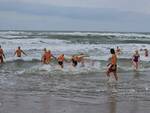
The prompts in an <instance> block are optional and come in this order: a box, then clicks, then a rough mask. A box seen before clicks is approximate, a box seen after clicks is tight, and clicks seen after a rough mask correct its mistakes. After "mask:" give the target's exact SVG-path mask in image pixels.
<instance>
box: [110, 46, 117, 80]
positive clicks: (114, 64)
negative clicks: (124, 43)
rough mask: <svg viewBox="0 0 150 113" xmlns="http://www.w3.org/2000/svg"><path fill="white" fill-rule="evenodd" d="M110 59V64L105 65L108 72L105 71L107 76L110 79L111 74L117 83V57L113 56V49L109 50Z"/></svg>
mask: <svg viewBox="0 0 150 113" xmlns="http://www.w3.org/2000/svg"><path fill="white" fill-rule="evenodd" d="M110 53H111V57H110V58H109V61H110V63H109V64H108V65H107V66H108V70H107V76H108V77H110V73H113V75H114V77H115V79H116V81H118V76H117V55H116V54H115V50H114V49H110Z"/></svg>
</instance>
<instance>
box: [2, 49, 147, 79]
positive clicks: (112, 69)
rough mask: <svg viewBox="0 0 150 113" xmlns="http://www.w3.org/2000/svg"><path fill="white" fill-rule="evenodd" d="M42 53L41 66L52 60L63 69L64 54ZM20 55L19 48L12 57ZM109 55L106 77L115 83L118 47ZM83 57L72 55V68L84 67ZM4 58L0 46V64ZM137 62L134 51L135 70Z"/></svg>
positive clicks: (138, 59)
mask: <svg viewBox="0 0 150 113" xmlns="http://www.w3.org/2000/svg"><path fill="white" fill-rule="evenodd" d="M43 51H44V52H43V54H42V57H41V62H43V64H49V63H50V62H51V60H52V58H54V59H56V60H57V62H58V64H59V65H60V67H61V68H63V67H64V60H65V56H64V54H60V55H59V56H58V57H55V56H54V55H53V54H52V53H51V51H50V50H47V49H46V48H44V50H43ZM140 51H145V57H148V56H149V53H148V50H147V49H140ZM22 54H24V55H27V54H26V53H25V52H24V51H23V50H22V49H21V47H18V48H17V49H16V51H15V53H14V56H17V57H21V56H22ZM110 54H111V57H110V58H109V59H108V61H109V63H108V65H107V76H108V77H110V74H111V73H112V74H113V75H114V77H115V79H116V81H117V80H118V76H117V57H118V56H119V55H120V54H121V49H120V48H119V47H118V46H117V48H116V50H115V49H113V48H112V49H110ZM84 57H87V55H85V54H83V53H81V54H79V55H72V57H71V62H72V66H73V67H76V66H77V65H78V63H81V65H82V66H84ZM4 58H6V57H5V54H4V51H3V49H2V48H1V46H0V63H3V62H4ZM139 61H140V54H139V51H138V50H136V51H135V53H134V54H133V56H132V65H133V66H134V69H135V70H138V68H139Z"/></svg>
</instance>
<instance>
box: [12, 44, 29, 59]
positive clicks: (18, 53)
mask: <svg viewBox="0 0 150 113" xmlns="http://www.w3.org/2000/svg"><path fill="white" fill-rule="evenodd" d="M22 53H23V54H24V55H26V56H27V54H26V53H25V52H24V51H23V50H21V47H20V46H19V47H18V49H17V50H16V51H15V54H14V56H15V55H17V57H21V54H22Z"/></svg>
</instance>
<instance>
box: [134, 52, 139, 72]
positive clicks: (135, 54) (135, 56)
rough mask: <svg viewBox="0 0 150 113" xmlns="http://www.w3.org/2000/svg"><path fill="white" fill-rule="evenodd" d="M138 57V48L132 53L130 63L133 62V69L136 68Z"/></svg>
mask: <svg viewBox="0 0 150 113" xmlns="http://www.w3.org/2000/svg"><path fill="white" fill-rule="evenodd" d="M139 58H140V54H139V52H138V50H136V51H135V53H134V55H133V56H132V64H133V66H134V68H135V70H138V67H139Z"/></svg>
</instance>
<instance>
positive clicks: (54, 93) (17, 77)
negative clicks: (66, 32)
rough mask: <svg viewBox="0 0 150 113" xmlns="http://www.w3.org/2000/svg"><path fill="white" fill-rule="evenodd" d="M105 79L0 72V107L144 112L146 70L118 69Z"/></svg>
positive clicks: (35, 112)
mask: <svg viewBox="0 0 150 113" xmlns="http://www.w3.org/2000/svg"><path fill="white" fill-rule="evenodd" d="M118 75H119V81H118V82H117V83H116V82H113V79H112V78H111V81H110V82H108V81H107V79H106V75H105V73H97V74H95V73H94V74H93V73H90V74H82V75H81V74H80V75H78V74H76V75H68V74H66V75H61V76H60V75H53V74H48V73H47V74H38V75H37V74H35V75H34V74H32V75H31V74H13V75H10V74H9V72H7V73H5V74H3V75H1V76H0V86H1V87H0V98H1V99H0V111H1V112H3V113H20V112H21V113H27V112H28V113H41V112H43V113H49V112H53V113H61V112H66V113H70V112H71V113H76V112H79V113H86V112H87V113H92V112H94V113H99V112H102V111H103V112H105V113H131V112H135V113H147V112H149V110H150V108H149V104H150V81H149V80H150V77H149V72H139V73H137V72H129V73H118Z"/></svg>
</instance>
